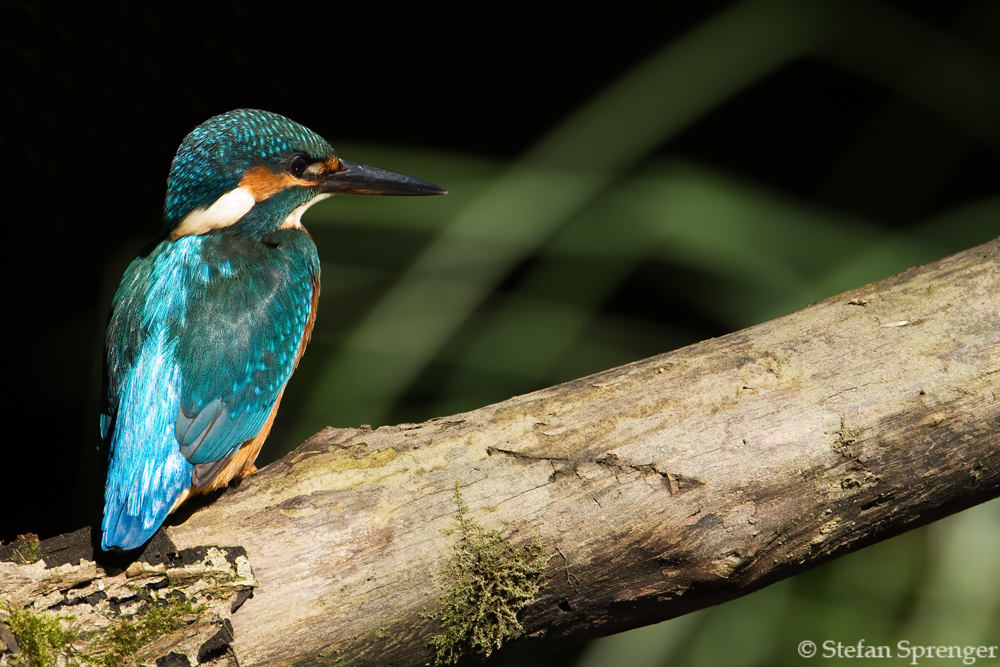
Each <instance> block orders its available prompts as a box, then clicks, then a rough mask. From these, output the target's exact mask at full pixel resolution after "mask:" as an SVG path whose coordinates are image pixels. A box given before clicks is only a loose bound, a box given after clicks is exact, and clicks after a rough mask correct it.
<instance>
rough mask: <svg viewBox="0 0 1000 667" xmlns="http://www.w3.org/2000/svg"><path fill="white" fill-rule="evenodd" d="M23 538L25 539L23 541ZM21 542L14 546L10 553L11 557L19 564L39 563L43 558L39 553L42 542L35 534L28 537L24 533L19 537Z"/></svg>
mask: <svg viewBox="0 0 1000 667" xmlns="http://www.w3.org/2000/svg"><path fill="white" fill-rule="evenodd" d="M21 540H23V541H21ZM18 541H20V544H18V543H17V542H15V544H17V546H16V547H14V549H13V551H12V552H11V554H10V559H11V561H13V562H14V563H17V564H18V565H31V564H32V563H37V562H38V561H39V560H40V559H41V557H42V556H41V554H39V553H38V547H39V545H40V544H41V542H39V541H38V538H37V537H35V536H34V535H32V536H30V537H28V536H25V535H22V536H21V537H19V538H18Z"/></svg>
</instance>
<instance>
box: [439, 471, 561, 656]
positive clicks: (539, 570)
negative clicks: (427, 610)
mask: <svg viewBox="0 0 1000 667" xmlns="http://www.w3.org/2000/svg"><path fill="white" fill-rule="evenodd" d="M454 502H455V506H456V507H457V508H458V511H457V512H456V514H455V524H456V529H457V532H458V534H459V537H460V539H459V541H458V543H457V544H456V545H455V562H454V563H453V564H452V566H451V567H450V568H449V570H448V571H447V572H446V573H445V580H446V581H448V582H451V584H450V585H451V589H450V590H449V591H448V593H447V594H446V595H445V596H444V597H442V598H441V605H442V606H443V607H444V611H443V612H442V613H441V626H442V630H443V631H442V633H441V634H439V635H435V636H434V637H432V638H431V646H432V647H433V648H434V664H435V665H447V664H454V663H456V662H458V660H459V658H461V657H462V656H463V655H466V654H469V653H473V652H476V653H482V654H484V655H486V656H488V655H490V653H492V652H493V651H494V650H495V649H498V648H500V647H501V646H502V645H503V643H504V642H505V641H507V640H508V639H513V638H514V637H517V636H519V635H520V634H521V633H522V632H523V628H522V627H521V623H520V621H518V619H517V614H518V612H520V611H521V610H522V609H523V608H524V607H526V606H527V605H528V604H529V603H530V602H531V601H532V600H533V599H534V598H535V595H537V593H538V590H539V589H540V588H541V587H542V583H543V582H542V574H543V572H544V571H545V559H544V558H542V556H541V551H542V547H541V543H540V541H539V540H538V539H537V538H536V539H535V540H533V541H531V542H528V543H527V544H522V545H519V546H514V545H511V544H510V543H508V542H507V541H506V540H505V539H504V537H503V534H502V533H501V532H500V531H498V530H486V529H484V528H483V527H482V526H480V525H479V524H478V523H477V522H476V521H475V519H473V518H472V517H470V516H469V515H468V514H469V507H468V506H467V505H466V504H465V502H464V501H463V500H462V496H461V494H460V493H459V490H458V484H456V485H455V498H454ZM447 532H448V533H453V532H454V531H447Z"/></svg>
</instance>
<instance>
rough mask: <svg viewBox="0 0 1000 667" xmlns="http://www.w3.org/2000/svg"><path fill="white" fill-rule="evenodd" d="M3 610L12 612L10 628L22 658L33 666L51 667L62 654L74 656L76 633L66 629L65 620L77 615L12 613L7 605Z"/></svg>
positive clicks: (24, 611)
mask: <svg viewBox="0 0 1000 667" xmlns="http://www.w3.org/2000/svg"><path fill="white" fill-rule="evenodd" d="M3 608H4V609H6V610H7V611H9V612H10V618H9V619H8V621H7V625H8V627H10V630H11V632H13V633H14V636H15V637H17V643H18V645H19V646H20V648H21V653H20V654H19V656H20V657H21V658H25V657H26V658H28V659H29V660H30V661H31V664H32V666H33V667H51V666H52V665H54V664H55V663H56V658H58V657H59V656H60V655H63V654H65V655H71V654H72V653H73V647H72V643H73V641H74V640H76V638H77V633H76V632H75V631H74V630H72V629H69V630H64V629H63V626H62V621H72V620H74V618H75V617H74V616H47V615H43V614H36V613H34V612H31V611H28V610H27V609H18V610H16V611H11V609H10V607H9V606H7V605H6V604H4V605H3Z"/></svg>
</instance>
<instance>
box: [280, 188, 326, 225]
mask: <svg viewBox="0 0 1000 667" xmlns="http://www.w3.org/2000/svg"><path fill="white" fill-rule="evenodd" d="M331 196H332V193H330V192H324V193H323V194H321V195H316V196H315V197H313V198H312V199H310V200H309V201H307V202H306V203H305V204H303V205H302V206H299V207H298V208H297V209H295V210H294V211H292V212H291V213H289V214H288V217H287V218H285V221H284V222H283V223H281V228H282V229H291V228H293V227H294V228H298V229H302V214H303V213H305V212H306V209H308V208H309V207H310V206H312V205H313V204H315V203H316V202H318V201H323V200H324V199H326V198H327V197H331Z"/></svg>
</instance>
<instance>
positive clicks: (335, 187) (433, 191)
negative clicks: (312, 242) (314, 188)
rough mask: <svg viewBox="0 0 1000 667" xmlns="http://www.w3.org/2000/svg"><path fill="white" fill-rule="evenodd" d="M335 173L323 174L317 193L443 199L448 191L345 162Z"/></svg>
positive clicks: (422, 182)
mask: <svg viewBox="0 0 1000 667" xmlns="http://www.w3.org/2000/svg"><path fill="white" fill-rule="evenodd" d="M339 162H340V164H339V168H338V169H337V170H336V171H329V172H327V173H325V174H324V175H323V176H322V177H321V178H320V181H319V190H320V192H331V193H348V194H355V195H411V196H412V195H444V194H448V191H447V190H445V189H444V188H439V187H438V186H436V185H434V184H433V183H427V182H426V181H421V180H419V179H416V178H413V177H412V176H404V175H403V174H397V173H396V172H394V171H387V170H385V169H379V168H377V167H369V166H367V165H363V164H357V163H356V162H348V161H347V160H340V161H339Z"/></svg>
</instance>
